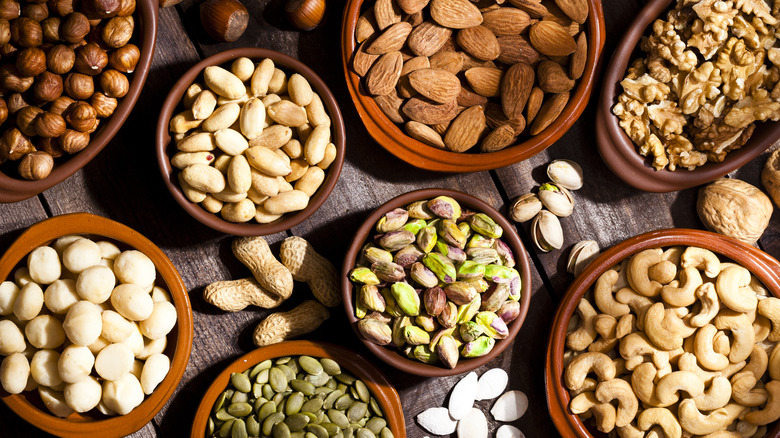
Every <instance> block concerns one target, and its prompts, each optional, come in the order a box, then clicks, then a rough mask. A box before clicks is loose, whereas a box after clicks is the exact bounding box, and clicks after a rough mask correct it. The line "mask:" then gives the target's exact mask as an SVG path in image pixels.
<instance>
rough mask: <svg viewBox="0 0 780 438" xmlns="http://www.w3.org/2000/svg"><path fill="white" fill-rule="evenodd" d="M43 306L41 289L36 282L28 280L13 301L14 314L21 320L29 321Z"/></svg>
mask: <svg viewBox="0 0 780 438" xmlns="http://www.w3.org/2000/svg"><path fill="white" fill-rule="evenodd" d="M42 308H43V290H42V289H41V287H40V286H38V284H36V283H33V282H30V283H27V284H25V285H24V286H23V287H22V289H21V290H20V291H19V295H17V296H16V301H14V315H16V317H17V318H19V319H20V320H22V321H29V320H31V319H33V318H35V317H36V316H38V314H39V313H41V309H42Z"/></svg>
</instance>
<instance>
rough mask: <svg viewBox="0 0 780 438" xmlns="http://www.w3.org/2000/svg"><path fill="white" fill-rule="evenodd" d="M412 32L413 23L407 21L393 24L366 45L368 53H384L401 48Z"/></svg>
mask: <svg viewBox="0 0 780 438" xmlns="http://www.w3.org/2000/svg"><path fill="white" fill-rule="evenodd" d="M411 32H412V25H411V24H409V23H407V22H405V21H402V22H400V23H395V24H392V25H390V26H389V27H388V28H387V29H385V30H384V32H382V33H381V34H380V35H379V36H378V37H377V38H376V39H375V40H374V41H373V42H372V43H371V44H370V45H369V46H368V47H366V53H368V54H369V55H384V54H385V53H389V52H395V51H398V50H401V48H402V47H403V46H404V43H406V38H407V37H408V36H409V33H411Z"/></svg>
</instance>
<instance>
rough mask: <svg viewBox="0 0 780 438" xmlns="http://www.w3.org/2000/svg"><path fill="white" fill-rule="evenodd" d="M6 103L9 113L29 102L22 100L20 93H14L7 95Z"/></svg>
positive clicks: (14, 112) (13, 112)
mask: <svg viewBox="0 0 780 438" xmlns="http://www.w3.org/2000/svg"><path fill="white" fill-rule="evenodd" d="M6 104H7V105H8V112H9V113H10V114H16V112H17V111H19V110H20V109H22V108H24V107H26V106H27V105H29V103H27V102H26V101H25V100H24V96H22V94H21V93H14V94H12V95H10V96H8V100H7V101H6Z"/></svg>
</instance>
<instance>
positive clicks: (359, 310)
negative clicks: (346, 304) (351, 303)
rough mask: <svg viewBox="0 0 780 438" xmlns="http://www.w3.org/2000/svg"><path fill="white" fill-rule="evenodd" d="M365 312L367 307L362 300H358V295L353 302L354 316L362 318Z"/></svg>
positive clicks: (366, 312)
mask: <svg viewBox="0 0 780 438" xmlns="http://www.w3.org/2000/svg"><path fill="white" fill-rule="evenodd" d="M364 287H365V286H364ZM367 314H368V308H366V305H365V304H363V302H362V301H361V300H360V297H358V300H357V302H355V318H357V319H363V318H365V317H366V315H367Z"/></svg>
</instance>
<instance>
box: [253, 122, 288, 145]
mask: <svg viewBox="0 0 780 438" xmlns="http://www.w3.org/2000/svg"><path fill="white" fill-rule="evenodd" d="M291 138H292V129H290V127H289V126H284V125H271V126H269V127H267V128H265V129H263V132H261V133H260V134H259V135H258V136H257V137H256V138H253V139H252V140H251V141H250V142H249V146H252V147H254V146H263V147H265V148H267V149H270V150H272V151H275V150H278V149H279V148H281V147H282V146H284V145H285V144H286V143H287V142H288V141H290V139H291Z"/></svg>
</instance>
